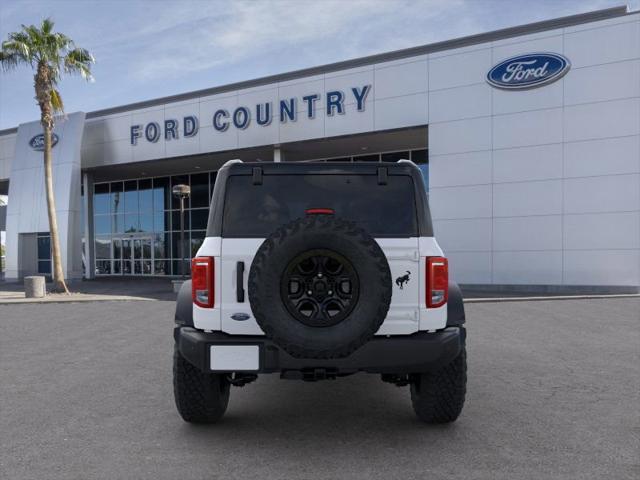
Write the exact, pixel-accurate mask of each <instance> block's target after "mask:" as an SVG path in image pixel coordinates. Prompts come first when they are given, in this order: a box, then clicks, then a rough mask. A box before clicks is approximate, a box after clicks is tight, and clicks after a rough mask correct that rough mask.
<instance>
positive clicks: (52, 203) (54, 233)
mask: <svg viewBox="0 0 640 480" xmlns="http://www.w3.org/2000/svg"><path fill="white" fill-rule="evenodd" d="M51 130H52V128H51V126H50V125H48V124H45V125H44V183H45V186H46V190H47V213H48V215H49V232H50V234H51V260H52V264H53V265H52V267H53V268H52V274H53V291H54V292H65V293H69V289H68V288H67V284H66V283H65V281H64V272H63V271H62V256H61V254H60V239H59V237H58V219H57V216H56V200H55V197H54V195H53V172H52V166H51V163H52V162H51V133H52V132H51Z"/></svg>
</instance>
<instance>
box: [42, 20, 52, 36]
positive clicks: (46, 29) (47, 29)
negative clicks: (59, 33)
mask: <svg viewBox="0 0 640 480" xmlns="http://www.w3.org/2000/svg"><path fill="white" fill-rule="evenodd" d="M54 25H55V23H54V22H53V20H51V17H47V18H45V19H43V20H42V25H41V26H40V30H42V33H44V34H45V35H49V34H50V33H51V32H52V31H53V26H54Z"/></svg>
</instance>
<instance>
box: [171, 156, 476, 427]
mask: <svg viewBox="0 0 640 480" xmlns="http://www.w3.org/2000/svg"><path fill="white" fill-rule="evenodd" d="M176 323H177V324H178V325H177V327H176V329H175V339H176V362H178V363H180V365H181V366H182V367H183V368H182V370H181V369H179V368H178V369H174V372H175V373H176V377H175V378H176V385H177V387H176V401H177V404H178V409H179V410H180V412H181V413H182V415H183V417H184V418H185V419H186V420H189V421H214V420H216V419H217V418H219V416H221V415H222V413H224V408H222V407H221V405H218V406H219V407H220V408H218V409H217V412H218V413H219V412H222V413H219V416H217V414H216V415H213V416H212V415H195V416H194V415H193V414H186V415H185V408H184V407H185V405H186V404H187V403H190V402H192V400H190V399H187V398H185V395H184V392H182V391H181V389H180V383H181V382H182V383H184V381H183V380H184V378H182V380H181V379H180V378H178V375H182V377H184V369H185V368H186V369H188V370H189V371H190V372H191V376H193V377H194V378H196V380H193V381H199V382H201V383H202V381H204V382H205V384H208V383H207V382H209V383H210V381H211V380H212V379H216V382H217V383H216V385H217V386H216V387H215V388H214V390H216V389H217V390H216V391H220V392H222V393H221V394H220V395H221V396H220V395H218V397H219V398H218V397H216V398H218V400H216V399H215V398H213V399H212V400H211V399H210V400H211V401H212V402H214V403H215V402H216V401H217V402H218V403H220V402H222V403H224V407H225V408H226V401H227V400H228V387H229V385H233V384H236V385H244V384H246V383H248V382H250V381H252V380H254V379H255V378H257V375H258V374H260V373H280V375H281V376H282V377H283V378H299V379H304V380H318V379H323V378H335V377H337V376H345V375H349V374H352V373H356V372H358V371H364V372H369V373H378V374H381V375H382V378H383V380H385V381H389V382H393V383H396V384H397V385H409V384H410V385H411V386H412V398H413V400H414V402H413V403H414V407H415V408H416V413H418V415H419V416H420V417H421V418H423V419H424V420H426V421H451V420H453V419H455V417H457V415H458V413H459V410H460V409H461V408H462V402H463V401H464V384H465V382H466V363H464V362H463V363H464V369H463V368H462V366H461V364H460V362H461V360H460V359H461V358H462V360H464V342H465V330H464V328H463V327H462V324H463V323H464V309H463V306H462V298H461V295H460V292H459V290H458V289H457V286H456V285H455V284H452V283H450V282H449V281H448V265H447V260H446V258H444V256H443V253H442V251H441V249H440V247H439V246H438V243H437V242H436V240H435V238H434V236H433V231H432V224H431V219H430V215H429V208H428V203H427V195H426V192H425V189H424V184H423V181H422V176H421V173H420V171H419V169H418V168H417V167H416V166H415V165H414V164H412V163H411V162H405V161H401V162H398V163H389V164H387V163H382V164H357V163H353V164H345V163H307V164H303V163H279V164H278V163H273V164H272V163H269V164H266V163H265V164H261V163H259V164H250V163H241V162H238V161H232V162H229V163H227V164H226V165H225V166H224V167H223V168H222V169H221V170H220V171H219V173H218V176H217V181H216V185H215V189H214V194H213V200H212V206H211V210H210V216H209V223H208V228H207V238H206V239H205V241H204V243H203V245H202V247H201V248H200V250H199V251H198V254H197V256H196V258H194V259H193V263H192V282H191V284H190V285H189V282H187V283H185V285H184V286H183V289H182V290H181V292H180V295H179V298H178V306H177V312H176ZM456 361H457V362H458V364H460V365H458V367H457V369H458V370H461V369H463V370H464V372H463V373H460V374H459V375H458V376H460V375H462V376H464V381H463V380H462V379H460V378H459V379H457V380H456V381H457V382H458V383H459V384H460V385H461V387H459V388H458V389H457V391H456V395H455V399H454V401H453V403H452V402H449V403H452V404H454V405H453V411H452V412H448V413H446V414H444V415H443V414H442V412H440V414H439V415H436V416H434V415H433V414H431V413H425V411H426V410H428V411H431V412H433V411H434V408H433V406H428V407H424V406H423V407H421V406H420V405H422V404H421V403H420V398H427V396H429V402H428V403H432V401H433V398H432V393H433V392H430V393H429V395H427V394H426V393H424V392H425V391H426V387H425V386H426V385H428V384H430V382H431V383H433V382H434V381H436V380H437V378H438V377H437V375H440V376H441V373H442V372H443V371H444V370H445V369H446V368H448V367H450V366H451V365H452V362H456ZM434 374H435V376H434ZM190 378H191V377H190ZM198 378H200V380H197V379H198ZM202 379H204V380H202ZM189 388H191V389H192V388H193V386H190V387H189ZM434 388H435V387H434ZM438 388H440V387H438ZM431 390H433V388H431ZM200 397H201V396H200ZM200 397H199V398H200ZM214 397H215V395H214ZM225 398H226V399H227V400H225ZM450 400H451V399H450ZM423 403H424V402H423ZM181 406H182V407H181ZM439 407H440V406H438V408H439ZM438 408H436V409H435V410H438ZM186 410H189V409H186ZM191 410H192V409H191ZM440 410H442V409H440ZM449 410H451V409H449Z"/></svg>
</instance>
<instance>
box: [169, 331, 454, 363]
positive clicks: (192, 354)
mask: <svg viewBox="0 0 640 480" xmlns="http://www.w3.org/2000/svg"><path fill="white" fill-rule="evenodd" d="M465 338H466V331H465V329H464V328H463V327H449V328H446V329H445V330H442V331H439V332H435V333H427V332H418V333H414V334H413V335H397V336H391V337H374V338H373V339H372V340H371V341H369V342H368V343H366V344H364V345H363V346H362V347H360V348H359V349H357V350H356V351H355V352H353V353H352V354H351V355H349V356H348V357H344V358H338V359H307V358H294V357H292V356H291V355H289V354H288V353H287V352H285V351H284V350H282V349H281V348H280V347H279V346H278V345H276V344H274V343H273V342H272V341H271V340H269V339H268V338H266V337H264V336H249V335H227V334H226V333H221V332H212V333H205V332H203V331H200V330H196V329H194V328H190V327H176V328H175V330H174V339H175V341H176V343H177V344H178V348H179V350H180V353H181V354H182V356H183V357H184V358H186V359H187V360H188V361H189V362H190V363H192V364H193V365H194V366H196V367H197V368H199V369H201V370H202V371H205V372H207V371H209V365H210V357H209V352H210V347H211V346H212V345H258V346H259V348H260V369H259V372H261V373H274V372H285V371H313V370H316V369H324V370H326V371H331V372H334V373H355V372H358V371H362V372H368V373H390V374H407V373H417V372H427V371H430V370H435V369H438V368H440V367H442V366H443V365H446V364H448V363H449V362H451V360H453V359H454V358H455V357H456V356H457V355H458V354H459V353H460V350H461V349H462V346H463V345H464V343H465Z"/></svg>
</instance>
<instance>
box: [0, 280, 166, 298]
mask: <svg viewBox="0 0 640 480" xmlns="http://www.w3.org/2000/svg"><path fill="white" fill-rule="evenodd" d="M50 286H51V284H47V291H49V289H50ZM68 286H69V291H70V292H71V294H70V295H66V294H61V293H47V295H46V297H44V298H25V296H24V286H23V284H22V283H21V282H20V283H9V282H0V304H13V303H62V302H96V301H151V300H168V301H172V300H175V298H176V294H175V293H173V290H172V285H171V280H170V279H168V278H100V279H96V280H82V281H75V282H71V283H69V285H68Z"/></svg>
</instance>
